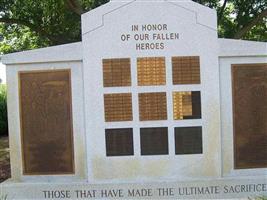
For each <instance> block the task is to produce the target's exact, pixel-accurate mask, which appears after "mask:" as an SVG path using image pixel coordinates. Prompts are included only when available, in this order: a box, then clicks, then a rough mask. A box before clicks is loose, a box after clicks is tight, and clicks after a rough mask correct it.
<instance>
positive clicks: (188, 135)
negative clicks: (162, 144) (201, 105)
mask: <svg viewBox="0 0 267 200" xmlns="http://www.w3.org/2000/svg"><path fill="white" fill-rule="evenodd" d="M174 133H175V154H176V155H180V154H202V152H203V147H202V127H201V126H198V127H176V128H175V129H174Z"/></svg>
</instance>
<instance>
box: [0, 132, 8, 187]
mask: <svg viewBox="0 0 267 200" xmlns="http://www.w3.org/2000/svg"><path fill="white" fill-rule="evenodd" d="M8 178H10V159H9V148H8V137H0V183H1V182H3V181H4V180H6V179H8Z"/></svg>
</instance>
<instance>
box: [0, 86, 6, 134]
mask: <svg viewBox="0 0 267 200" xmlns="http://www.w3.org/2000/svg"><path fill="white" fill-rule="evenodd" d="M3 135H8V122H7V94H6V85H3V84H0V136H3Z"/></svg>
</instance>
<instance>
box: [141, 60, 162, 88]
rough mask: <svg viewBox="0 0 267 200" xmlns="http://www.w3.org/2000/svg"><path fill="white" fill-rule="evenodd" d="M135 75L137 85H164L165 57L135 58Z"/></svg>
mask: <svg viewBox="0 0 267 200" xmlns="http://www.w3.org/2000/svg"><path fill="white" fill-rule="evenodd" d="M137 75H138V85H139V86H150V85H166V67H165V58H164V57H145V58H137Z"/></svg>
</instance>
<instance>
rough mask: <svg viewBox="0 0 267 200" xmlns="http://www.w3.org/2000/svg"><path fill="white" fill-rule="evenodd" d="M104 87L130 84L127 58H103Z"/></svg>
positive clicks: (129, 65) (129, 69) (129, 68)
mask: <svg viewBox="0 0 267 200" xmlns="http://www.w3.org/2000/svg"><path fill="white" fill-rule="evenodd" d="M103 80H104V87H122V86H131V64H130V59H129V58H116V59H103Z"/></svg>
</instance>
